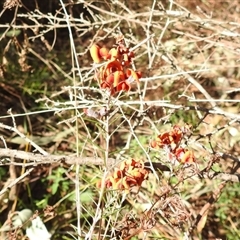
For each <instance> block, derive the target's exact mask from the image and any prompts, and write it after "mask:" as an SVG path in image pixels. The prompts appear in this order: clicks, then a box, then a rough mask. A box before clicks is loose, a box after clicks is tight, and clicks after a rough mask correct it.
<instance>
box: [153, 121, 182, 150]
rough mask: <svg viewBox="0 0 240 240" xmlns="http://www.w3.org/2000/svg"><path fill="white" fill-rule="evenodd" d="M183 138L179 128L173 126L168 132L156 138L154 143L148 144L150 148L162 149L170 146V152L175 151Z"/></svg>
mask: <svg viewBox="0 0 240 240" xmlns="http://www.w3.org/2000/svg"><path fill="white" fill-rule="evenodd" d="M182 136H183V132H182V130H181V128H180V127H178V126H174V127H173V129H172V130H171V131H169V132H164V133H162V134H160V135H158V136H157V138H156V140H155V141H152V142H151V143H150V146H151V147H152V148H163V147H164V146H170V147H171V150H174V149H176V147H177V146H178V145H179V143H180V141H181V139H182Z"/></svg>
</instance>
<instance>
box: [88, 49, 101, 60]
mask: <svg viewBox="0 0 240 240" xmlns="http://www.w3.org/2000/svg"><path fill="white" fill-rule="evenodd" d="M99 50H100V47H99V46H98V45H97V44H93V45H92V46H91V48H90V55H91V57H92V59H93V61H94V62H95V63H99V62H100V61H101V56H100V54H99Z"/></svg>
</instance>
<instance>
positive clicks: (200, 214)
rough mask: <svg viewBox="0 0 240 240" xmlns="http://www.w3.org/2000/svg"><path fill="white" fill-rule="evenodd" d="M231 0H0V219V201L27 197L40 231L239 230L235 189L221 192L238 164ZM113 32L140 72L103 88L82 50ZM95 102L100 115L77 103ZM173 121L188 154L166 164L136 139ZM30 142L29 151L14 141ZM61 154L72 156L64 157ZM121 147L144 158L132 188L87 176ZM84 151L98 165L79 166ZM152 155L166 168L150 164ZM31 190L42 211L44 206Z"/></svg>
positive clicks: (189, 235) (194, 233) (105, 169)
mask: <svg viewBox="0 0 240 240" xmlns="http://www.w3.org/2000/svg"><path fill="white" fill-rule="evenodd" d="M239 11H240V4H239V3H238V1H231V2H217V1H200V0H199V1H198V0H196V1H191V2H189V1H161V2H160V1H154V0H153V1H142V2H141V1H81V0H79V1H57V0H52V1H49V3H48V4H46V3H45V2H43V1H37V0H36V1H35V2H31V3H28V2H27V1H21V2H18V1H5V3H4V5H3V10H2V12H1V13H0V17H1V18H2V19H3V21H2V22H3V23H2V24H1V28H2V29H3V30H2V31H1V35H0V41H1V42H0V48H1V52H2V55H1V58H2V60H3V61H2V65H1V72H0V74H1V83H0V84H1V90H0V97H1V99H2V101H1V102H0V107H1V109H2V111H1V115H2V116H0V118H1V120H0V121H1V122H3V124H1V125H0V134H1V145H2V146H1V147H2V152H3V148H4V150H6V149H8V150H9V151H5V152H4V153H2V154H1V150H0V156H1V159H5V158H6V157H8V158H9V159H11V161H10V160H4V161H3V160H2V164H3V165H4V166H3V171H2V172H0V173H1V175H0V177H1V180H2V183H1V187H2V190H1V192H0V193H1V194H2V195H0V198H1V196H4V198H3V200H4V199H8V195H7V196H6V195H3V194H7V190H8V186H11V187H12V188H11V189H13V190H14V191H13V190H12V191H10V193H11V194H13V195H15V196H17V197H18V198H15V197H13V198H12V200H11V199H10V201H5V202H6V203H3V204H1V208H2V210H1V215H2V216H3V217H1V218H0V222H1V223H3V222H4V219H6V216H7V214H8V213H9V212H10V210H12V211H16V210H19V208H30V209H32V210H39V215H40V216H41V217H42V218H43V219H44V220H45V221H46V222H47V224H48V227H49V230H50V231H51V233H52V234H53V236H52V239H73V238H74V239H125V240H127V239H194V240H195V239H216V238H220V239H226V237H227V238H228V239H234V238H233V236H237V234H238V235H239V231H238V230H237V229H238V228H239V224H240V223H239V214H236V211H237V207H236V206H237V205H234V204H233V202H234V201H236V199H238V197H239V195H237V193H236V195H231V196H230V197H228V196H227V195H228V193H229V192H228V189H229V191H233V192H234V191H235V190H236V185H234V184H232V183H229V181H226V180H230V182H231V181H232V182H234V181H236V182H238V175H237V174H239V149H240V145H239V142H240V141H239V140H240V135H239V130H240V128H239V121H240V115H239V106H240V105H239V99H240V84H239V76H240V73H239V51H240V40H239V39H240V38H239V36H240V22H239V18H238V15H239V14H238V13H239ZM10 22H11V25H9V23H10ZM120 35H123V36H124V38H125V41H126V44H127V45H128V46H129V48H130V49H131V50H133V51H134V53H135V59H134V65H133V66H132V68H133V69H135V68H136V69H137V70H140V71H141V72H142V78H141V79H140V83H139V84H134V85H133V86H132V88H131V90H130V91H129V92H128V93H126V92H123V93H119V94H116V95H114V96H109V94H108V93H107V92H106V91H103V90H102V89H100V87H99V84H98V83H97V81H96V80H95V79H94V76H95V73H96V72H97V71H98V69H99V68H100V66H98V65H96V64H92V60H91V58H90V56H89V49H90V47H91V45H92V44H93V43H99V44H100V45H101V46H107V47H108V48H111V47H112V46H114V44H115V38H116V37H117V36H120ZM103 107H105V108H106V109H107V110H108V113H107V114H106V115H105V116H104V117H103V118H100V119H94V118H91V117H87V116H86V115H85V114H84V112H83V109H90V108H93V109H95V110H99V109H101V108H103ZM9 108H12V110H11V111H10V112H8V114H7V110H8V109H9ZM175 124H179V125H180V126H183V125H184V124H190V125H192V128H191V131H190V132H189V133H188V134H187V133H186V135H185V136H184V139H183V140H182V143H184V144H185V145H186V146H187V147H189V148H190V149H192V151H193V152H194V154H195V157H196V162H197V165H196V166H195V165H193V166H192V165H191V167H189V168H184V167H181V166H180V167H177V166H172V164H170V163H169V162H168V159H167V157H166V155H167V154H168V152H167V149H163V150H162V151H154V150H153V149H150V148H149V143H150V142H151V140H153V139H154V138H155V137H156V136H157V135H158V134H159V133H161V132H165V131H169V130H170V129H171V127H172V126H173V125H175ZM11 149H17V150H24V152H25V153H26V155H24V152H20V151H19V155H18V156H16V155H14V152H12V151H11ZM36 150H37V151H38V153H40V154H41V155H43V156H42V157H40V156H38V155H30V154H27V152H33V151H36ZM21 154H22V155H21ZM55 155H61V156H63V157H60V159H59V158H57V159H58V160H56V157H55ZM64 156H66V159H67V160H66V159H65V158H64ZM71 156H74V157H76V156H77V158H74V159H77V160H76V161H78V163H79V164H74V165H73V167H72V168H70V167H69V164H70V162H68V160H69V158H70V157H71ZM16 157H17V159H15V160H13V158H16ZM45 157H46V158H45ZM83 157H88V158H87V160H86V158H84V159H85V160H86V161H85V162H83ZM34 158H36V159H37V160H38V162H37V163H36V160H35V159H34ZM127 158H138V159H141V160H143V161H145V162H148V163H149V162H150V163H153V166H152V174H150V176H149V179H148V180H147V181H145V182H144V184H143V186H142V187H141V188H140V189H132V191H131V192H130V193H129V194H125V192H121V191H111V190H107V191H106V189H104V188H103V187H102V188H101V189H98V188H96V182H97V179H99V178H101V179H103V180H104V179H106V178H107V176H108V174H109V173H110V172H111V170H112V164H108V163H107V161H108V160H109V159H111V163H112V161H113V160H112V159H114V160H115V161H116V162H115V163H116V165H117V164H118V163H120V162H121V161H122V160H123V159H127ZM96 159H97V160H98V161H99V159H102V163H101V164H99V162H97V165H98V164H99V165H102V167H94V166H93V165H92V164H96ZM48 160H49V161H48ZM9 161H10V163H9ZM34 161H35V162H34ZM47 161H48V162H47ZM69 161H70V160H69ZM94 161H95V162H94ZM159 162H161V163H162V164H164V165H165V166H167V167H168V168H170V170H171V171H170V173H169V171H166V172H164V173H163V174H160V173H159V167H158V166H159V165H158V164H159ZM26 163H28V165H26ZM71 163H72V162H71ZM24 164H25V165H24ZM41 164H42V165H41ZM46 164H47V165H46ZM154 164H155V165H154ZM58 169H63V172H62V175H61V176H63V178H61V177H59V175H58V174H59V172H58ZM8 171H9V172H10V174H8ZM59 171H60V170H59ZM61 171H62V170H61ZM214 171H216V172H218V173H219V174H217V175H216V176H215V175H214ZM220 173H221V174H220ZM57 177H59V178H61V179H62V180H61V181H60V183H58V184H59V185H58V190H57V192H56V194H52V191H53V189H52V187H51V186H52V185H54V183H55V182H57V181H56V180H55V179H56V178H57ZM11 178H13V179H14V181H13V182H12V183H9V182H8V179H11ZM41 178H42V179H44V181H45V182H44V183H43V184H42V183H41V180H40V179H41ZM219 179H220V180H219ZM4 183H6V185H5V186H4ZM8 184H10V185H8ZM38 185H41V186H42V187H43V188H44V189H42V190H41V192H39V195H40V196H37V195H35V194H34V192H36V191H38V190H36V189H38V188H37V186H38ZM26 189H29V190H28V191H29V192H31V194H30V196H29V195H28V196H27V195H26V194H24V191H25V192H26ZM70 192H71V193H72V196H74V197H72V200H69V199H70V197H69V195H68V194H70ZM222 193H223V195H222V196H223V197H221V198H220V195H221V194H222ZM31 195H32V196H31ZM52 195H53V196H52ZM225 195H226V196H225ZM19 199H23V200H22V201H20V200H19ZM29 199H31V200H29ZM44 199H45V202H46V204H47V205H50V206H51V210H49V208H47V209H46V208H45V210H44V207H45V206H44V207H43V205H41V204H42V202H44ZM219 199H220V200H219ZM29 202H30V203H29ZM224 208H225V209H226V211H231V212H230V213H229V215H228V216H227V217H226V216H224V214H225V213H226V212H225V211H224ZM234 211H235V212H234ZM51 213H52V215H51ZM71 224H72V225H71ZM227 225H230V226H231V227H228V226H227ZM213 226H217V227H213ZM68 233H69V234H68ZM23 234H24V233H23ZM70 234H71V236H70ZM23 236H24V235H22V236H21V237H22V238H21V237H20V238H19V239H23ZM15 237H16V234H15ZM11 239H15V238H14V237H12V238H11Z"/></svg>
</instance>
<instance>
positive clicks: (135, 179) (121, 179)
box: [105, 159, 149, 192]
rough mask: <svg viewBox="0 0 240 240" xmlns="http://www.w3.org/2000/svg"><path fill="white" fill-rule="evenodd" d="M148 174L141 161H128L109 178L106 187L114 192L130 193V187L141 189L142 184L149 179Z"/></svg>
mask: <svg viewBox="0 0 240 240" xmlns="http://www.w3.org/2000/svg"><path fill="white" fill-rule="evenodd" d="M148 173H149V172H148V170H146V169H145V168H144V163H143V162H142V161H141V160H134V159H130V160H126V161H123V162H122V163H121V164H120V166H119V167H118V168H115V169H114V172H113V173H112V174H111V175H109V176H108V177H107V179H106V181H105V186H106V187H107V188H112V189H113V190H125V191H126V192H129V190H130V187H133V186H138V187H140V186H141V185H142V182H143V181H144V180H146V179H147V178H148Z"/></svg>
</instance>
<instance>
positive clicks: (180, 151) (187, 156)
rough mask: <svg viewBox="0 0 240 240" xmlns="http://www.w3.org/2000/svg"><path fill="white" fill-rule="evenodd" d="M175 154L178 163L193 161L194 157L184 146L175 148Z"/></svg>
mask: <svg viewBox="0 0 240 240" xmlns="http://www.w3.org/2000/svg"><path fill="white" fill-rule="evenodd" d="M175 156H176V158H177V160H178V161H179V162H180V163H193V162H195V157H194V154H193V152H192V151H190V150H188V149H185V148H177V149H176V150H175Z"/></svg>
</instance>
